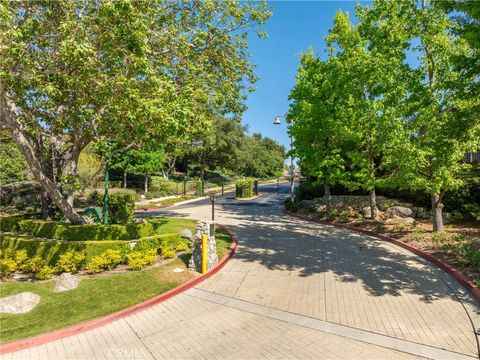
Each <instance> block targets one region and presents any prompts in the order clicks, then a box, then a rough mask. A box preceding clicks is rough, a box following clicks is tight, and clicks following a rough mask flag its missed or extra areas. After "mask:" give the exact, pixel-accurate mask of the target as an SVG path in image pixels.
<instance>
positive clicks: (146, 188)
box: [145, 174, 148, 193]
mask: <svg viewBox="0 0 480 360" xmlns="http://www.w3.org/2000/svg"><path fill="white" fill-rule="evenodd" d="M147 192H148V174H145V193H147Z"/></svg>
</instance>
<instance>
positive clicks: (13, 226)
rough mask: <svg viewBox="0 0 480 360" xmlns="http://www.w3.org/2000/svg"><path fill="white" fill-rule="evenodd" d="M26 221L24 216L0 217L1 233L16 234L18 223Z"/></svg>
mask: <svg viewBox="0 0 480 360" xmlns="http://www.w3.org/2000/svg"><path fill="white" fill-rule="evenodd" d="M24 219H25V217H24V216H23V215H14V216H2V217H0V231H2V232H16V231H17V224H18V222H19V221H21V220H24Z"/></svg>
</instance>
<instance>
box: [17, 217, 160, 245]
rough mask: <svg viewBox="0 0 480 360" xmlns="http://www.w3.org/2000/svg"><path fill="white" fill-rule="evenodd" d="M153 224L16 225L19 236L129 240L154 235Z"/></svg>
mask: <svg viewBox="0 0 480 360" xmlns="http://www.w3.org/2000/svg"><path fill="white" fill-rule="evenodd" d="M157 230H158V226H156V224H154V223H150V222H148V223H142V224H127V225H71V224H67V223H60V222H55V221H43V220H20V221H18V222H17V223H16V228H14V231H17V232H18V233H20V234H28V235H33V236H37V237H43V238H48V239H55V240H68V241H87V240H130V239H139V238H142V237H146V236H152V235H155V233H156V231H157Z"/></svg>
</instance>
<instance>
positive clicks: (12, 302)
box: [0, 292, 40, 314]
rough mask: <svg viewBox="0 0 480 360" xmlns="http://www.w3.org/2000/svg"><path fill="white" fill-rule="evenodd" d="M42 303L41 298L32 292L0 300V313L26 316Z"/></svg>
mask: <svg viewBox="0 0 480 360" xmlns="http://www.w3.org/2000/svg"><path fill="white" fill-rule="evenodd" d="M39 302H40V296H38V295H37V294H34V293H32V292H21V293H19V294H15V295H11V296H7V297H4V298H0V313H5V314H24V313H27V312H29V311H30V310H32V309H33V308H34V307H35V306H37V304H38V303H39Z"/></svg>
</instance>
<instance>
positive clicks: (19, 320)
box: [0, 259, 194, 342]
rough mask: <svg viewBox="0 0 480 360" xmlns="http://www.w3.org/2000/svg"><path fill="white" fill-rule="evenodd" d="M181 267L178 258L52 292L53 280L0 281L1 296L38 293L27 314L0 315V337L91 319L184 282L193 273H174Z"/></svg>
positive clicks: (12, 337)
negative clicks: (33, 281) (38, 299)
mask: <svg viewBox="0 0 480 360" xmlns="http://www.w3.org/2000/svg"><path fill="white" fill-rule="evenodd" d="M175 267H183V268H185V263H184V262H183V261H182V260H181V259H175V260H174V261H173V262H170V263H168V264H166V265H163V266H161V267H157V268H152V269H147V270H142V271H138V272H132V273H128V274H119V275H108V276H98V277H95V278H86V279H83V280H82V282H81V283H80V285H79V286H78V288H76V289H74V290H71V291H67V292H64V293H54V292H53V288H54V287H55V281H48V282H41V283H27V282H7V283H2V284H0V289H1V294H2V297H3V296H8V295H13V294H16V293H19V292H22V291H31V292H34V293H36V294H38V295H40V296H41V298H42V299H41V301H40V303H39V305H37V307H35V308H34V309H33V310H32V311H31V312H29V313H27V314H2V315H0V327H1V329H2V331H1V333H0V341H1V342H6V341H11V340H15V339H21V338H25V337H29V336H33V335H38V334H40V333H44V332H47V331H52V330H56V329H60V328H62V327H65V326H68V325H72V324H75V323H79V322H81V321H85V320H89V319H93V318H96V317H100V316H103V315H107V314H110V313H113V312H115V311H118V310H121V309H124V308H127V307H129V306H132V305H135V304H137V303H140V302H142V301H145V300H147V299H149V298H152V297H153V296H155V295H158V294H162V293H164V292H166V291H168V290H170V289H172V288H174V287H176V286H178V285H179V284H181V283H183V282H185V281H186V280H188V279H189V278H191V277H193V276H194V274H192V273H191V272H188V271H184V272H181V273H174V272H172V271H171V270H172V269H173V268H175Z"/></svg>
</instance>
